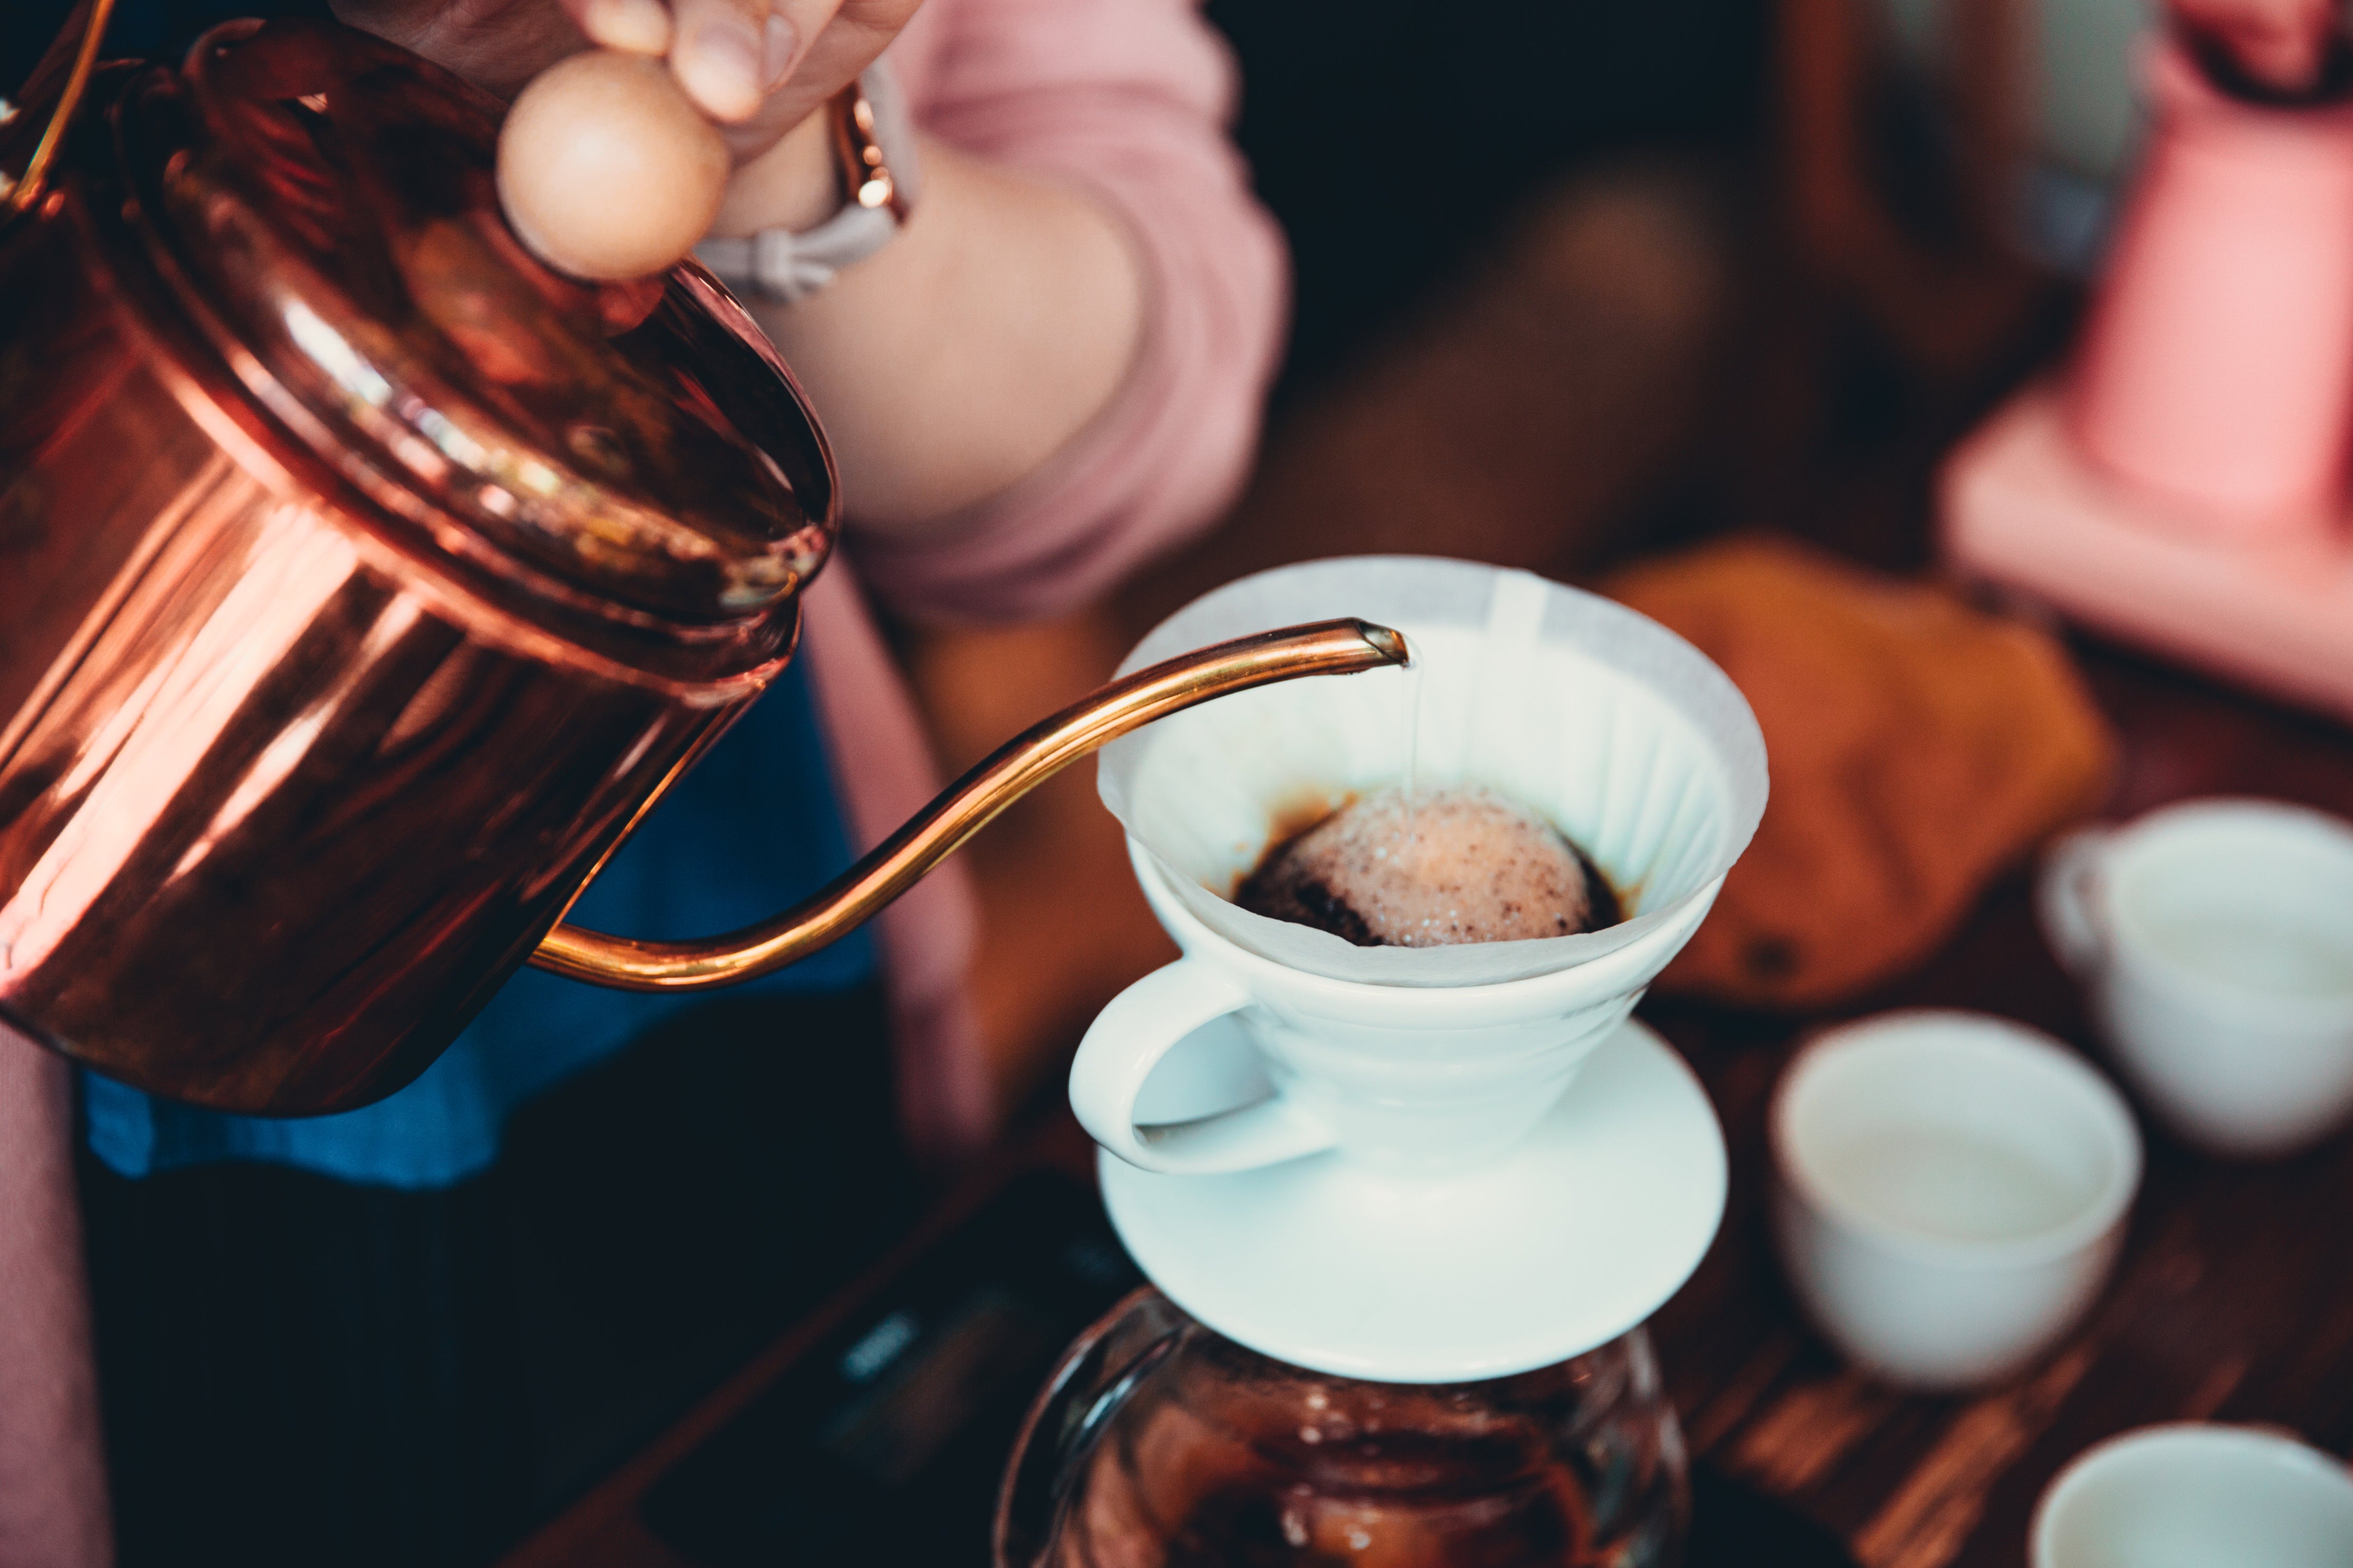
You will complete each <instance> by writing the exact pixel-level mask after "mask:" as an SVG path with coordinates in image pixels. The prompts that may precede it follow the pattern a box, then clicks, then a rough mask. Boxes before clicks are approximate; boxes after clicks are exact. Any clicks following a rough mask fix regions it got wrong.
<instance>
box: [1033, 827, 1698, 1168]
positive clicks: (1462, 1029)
mask: <svg viewBox="0 0 2353 1568" xmlns="http://www.w3.org/2000/svg"><path fill="white" fill-rule="evenodd" d="M1128 853H1129V858H1130V859H1132V860H1133V861H1134V865H1135V874H1136V879H1137V880H1139V881H1140V882H1141V883H1142V884H1143V886H1144V892H1145V898H1146V899H1147V900H1150V902H1151V905H1152V910H1153V913H1154V914H1155V915H1157V916H1158V917H1159V919H1160V923H1161V924H1162V925H1163V926H1164V927H1166V929H1167V931H1168V934H1169V935H1170V936H1172V937H1174V938H1175V939H1176V945H1177V946H1178V947H1180V948H1182V949H1183V950H1184V954H1185V956H1184V957H1182V958H1180V959H1178V960H1177V961H1176V963H1171V964H1168V965H1166V967H1164V968H1161V969H1157V970H1155V971H1154V972H1153V973H1150V974H1147V975H1145V977H1144V978H1143V979H1141V980H1139V981H1137V982H1136V983H1135V984H1133V985H1131V986H1129V987H1128V988H1127V989H1126V990H1125V991H1123V992H1121V993H1120V994H1119V995H1118V996H1116V997H1114V998H1113V1001H1112V1004H1111V1005H1110V1006H1108V1007H1106V1008H1104V1009H1103V1012H1102V1014H1101V1015H1100V1016H1097V1017H1096V1019H1095V1021H1094V1024H1093V1026H1092V1027H1090V1028H1089V1029H1088V1030H1087V1034H1086V1038H1085V1039H1084V1040H1083V1041H1082V1043H1081V1044H1080V1047H1079V1055H1078V1060H1077V1061H1076V1062H1075V1063H1074V1064H1073V1065H1072V1067H1071V1108H1072V1109H1073V1110H1076V1111H1077V1112H1078V1117H1079V1121H1080V1123H1081V1124H1082V1125H1083V1126H1084V1127H1085V1128H1086V1130H1087V1131H1088V1132H1089V1133H1090V1134H1092V1136H1093V1138H1094V1140H1095V1142H1098V1143H1101V1144H1102V1145H1103V1147H1104V1148H1105V1149H1108V1150H1109V1151H1111V1152H1113V1154H1116V1155H1118V1156H1119V1157H1120V1158H1121V1159H1123V1160H1125V1161H1126V1162H1127V1163H1130V1164H1132V1165H1136V1166H1140V1167H1142V1168H1143V1169H1145V1170H1147V1171H1161V1172H1169V1173H1189V1174H1214V1173H1222V1172H1228V1171H1240V1170H1248V1169H1250V1168H1252V1167H1255V1166H1260V1165H1271V1164H1274V1163H1278V1162H1281V1161H1284V1160H1292V1159H1296V1158H1298V1157H1300V1156H1301V1155H1304V1154H1312V1153H1315V1152H1320V1151H1323V1150H1326V1149H1338V1150H1340V1151H1341V1152H1344V1153H1345V1154H1346V1155H1348V1156H1351V1157H1353V1158H1356V1159H1358V1160H1362V1161H1365V1162H1367V1163H1372V1164H1375V1165H1377V1166H1381V1167H1384V1168H1387V1169H1391V1170H1409V1171H1430V1172H1437V1171H1451V1170H1460V1169H1463V1168H1466V1167H1469V1166H1472V1165H1476V1164H1481V1163H1486V1162H1488V1161H1490V1160H1493V1159H1496V1158H1498V1157H1500V1156H1501V1155H1503V1154H1504V1152H1507V1151H1508V1150H1509V1149H1510V1148H1511V1147H1512V1146H1513V1145H1514V1143H1516V1142H1519V1141H1520V1139H1521V1138H1522V1137H1524V1136H1525V1134H1526V1133H1527V1132H1528V1131H1529V1130H1530V1129H1531V1128H1533V1127H1534V1126H1535V1124H1536V1122H1537V1121H1540V1120H1541V1119H1542V1118H1543V1116H1544V1114H1545V1112H1546V1110H1550V1109H1551V1108H1552V1106H1553V1104H1554V1102H1555V1101H1556V1100H1559V1099H1560V1096H1561V1093H1562V1091H1563V1090H1565V1089H1567V1087H1568V1083H1569V1080H1570V1079H1572V1078H1574V1077H1575V1076H1576V1074H1577V1068H1578V1067H1579V1066H1581V1065H1582V1064H1583V1062H1584V1060H1585V1058H1586V1057H1587V1056H1588V1054H1590V1053H1591V1052H1592V1050H1593V1048H1594V1047H1596V1046H1599V1044H1600V1043H1601V1042H1602V1041H1603V1040H1604V1039H1606V1038H1607V1037H1609V1033H1610V1031H1611V1030H1613V1029H1615V1028H1616V1027H1617V1026H1619V1024H1620V1023H1621V1022H1622V1021H1624V1019H1625V1017H1626V1016H1627V1014H1629V1013H1630V1012H1631V1011H1632V1010H1633V1007H1634V1004H1635V1002H1636V1001H1637V1000H1638V999H1640V997H1641V994H1642V988H1643V987H1644V986H1646V985H1648V984H1650V983H1651V980H1652V979H1653V978H1654V977H1655V976H1656V975H1657V974H1658V973H1659V971H1660V970H1662V969H1663V968H1664V967H1666V963H1667V961H1668V960H1669V959H1671V958H1672V957H1673V956H1674V955H1675V953H1676V952H1677V951H1678V950H1680V949H1681V948H1682V946H1683V943H1684V942H1686V941H1687V940H1689V938H1690V936H1691V933H1692V932H1693V931H1694V930H1696V929H1697V928H1698V926H1699V922H1700V921H1702V920H1703V919H1704V918H1705V917H1706V915H1707V911H1708V910H1709V908H1710V907H1711V906H1712V905H1713V904H1714V903H1715V895H1716V891H1717V889H1720V888H1721V887H1722V886H1723V881H1724V879H1722V878H1721V877H1718V878H1717V879H1715V881H1713V882H1711V883H1709V884H1708V885H1707V886H1706V887H1705V888H1704V889H1702V890H1701V891H1700V892H1699V893H1697V894H1696V895H1694V897H1692V898H1691V899H1690V900H1687V901H1686V902H1685V903H1684V904H1683V906H1682V907H1681V908H1679V909H1677V910H1675V911H1674V912H1673V914H1672V917H1671V918H1670V919H1668V920H1667V921H1664V922H1662V923H1661V924H1660V925H1658V926H1656V927H1654V928H1652V929H1651V930H1650V931H1645V932H1644V933H1643V934H1642V935H1641V937H1640V938H1638V939H1637V940H1635V941H1633V942H1629V943H1627V944H1626V945H1624V946H1622V947H1619V948H1617V949H1615V950H1613V951H1611V952H1606V953H1604V954H1602V955H1601V956H1600V957H1599V958H1596V959H1593V960H1592V961H1590V962H1588V963H1581V964H1577V965H1576V966H1574V967H1572V968H1568V969H1562V970H1556V971H1555V972H1554V973H1549V974H1539V975H1535V976H1534V977H1533V978H1530V979H1525V980H1508V981H1504V982H1502V983H1500V984H1491V985H1462V986H1444V987H1436V986H1433V987H1414V986H1398V985H1375V984H1364V983H1361V982H1356V981H1349V980H1335V979H1329V978H1326V977H1325V976H1324V975H1320V974H1310V973H1306V972H1305V971H1303V970H1299V969H1293V968H1291V967H1289V966H1287V965H1284V964H1281V963H1276V962H1274V961H1273V960H1272V959H1270V958H1265V957H1261V955H1259V954H1258V953H1255V952H1250V951H1249V950H1248V949H1247V948H1244V947H1241V946H1240V945H1239V944H1237V943H1235V942H1229V941H1228V940H1227V939H1226V938H1225V937H1223V936H1220V935H1219V934H1218V933H1217V932H1216V931H1211V930H1210V929H1209V928H1208V926H1206V925H1204V924H1203V923H1202V922H1201V921H1200V920H1199V919H1198V918H1197V917H1196V916H1195V915H1194V914H1193V912H1192V911H1191V910H1188V909H1187V907H1186V906H1185V903H1184V900H1181V899H1179V898H1178V897H1177V896H1176V893H1175V891H1174V890H1173V889H1170V887H1169V886H1168V884H1167V881H1166V873H1165V872H1164V871H1163V870H1162V869H1161V868H1160V867H1158V866H1157V865H1156V864H1155V862H1154V860H1153V858H1152V856H1151V855H1150V853H1149V852H1147V851H1146V850H1145V849H1144V848H1143V847H1142V846H1140V845H1139V844H1137V843H1136V842H1135V841H1134V839H1133V838H1131V839H1130V840H1129V841H1128ZM1228 1014H1239V1015H1240V1022H1241V1025H1242V1027H1243V1029H1244V1031H1245V1032H1246V1033H1247V1034H1248V1035H1249V1036H1250V1040H1251V1042H1252V1043H1253V1044H1254V1045H1256V1047H1258V1050H1259V1053H1260V1055H1261V1058H1262V1060H1263V1066H1264V1068H1265V1070H1266V1074H1267V1077H1268V1079H1270V1080H1271V1083H1272V1085H1273V1088H1274V1092H1273V1093H1272V1094H1271V1096H1269V1097H1268V1098H1266V1099H1264V1100H1259V1101H1257V1102H1256V1103H1254V1104H1251V1105H1247V1106H1243V1107H1241V1108H1240V1109H1238V1110H1228V1111H1224V1112H1220V1113H1219V1114H1217V1115H1213V1116H1207V1117H1201V1118H1198V1119H1196V1120H1193V1121H1181V1122H1174V1123H1160V1124H1155V1125H1144V1126H1139V1125H1138V1124H1137V1121H1136V1097H1137V1096H1138V1094H1140V1093H1141V1092H1143V1089H1144V1086H1145V1080H1146V1079H1149V1078H1150V1077H1151V1076H1152V1072H1153V1069H1154V1068H1155V1067H1157V1066H1158V1065H1159V1064H1160V1060H1161V1058H1163V1057H1165V1056H1166V1055H1167V1054H1168V1052H1169V1050H1170V1049H1171V1048H1172V1047H1175V1046H1176V1043H1177V1042H1178V1041H1180V1040H1182V1039H1184V1038H1185V1037H1187V1036H1188V1035H1191V1034H1192V1033H1194V1031H1196V1030H1198V1029H1199V1028H1200V1027H1202V1026H1204V1025H1206V1024H1208V1023H1210V1022H1212V1021H1213V1020H1215V1019H1218V1018H1221V1017H1224V1016H1226V1015H1228Z"/></svg>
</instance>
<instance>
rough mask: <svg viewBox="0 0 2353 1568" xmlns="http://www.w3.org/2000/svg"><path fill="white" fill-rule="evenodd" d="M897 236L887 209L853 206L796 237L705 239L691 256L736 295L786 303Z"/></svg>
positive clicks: (767, 233)
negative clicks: (748, 294)
mask: <svg viewBox="0 0 2353 1568" xmlns="http://www.w3.org/2000/svg"><path fill="white" fill-rule="evenodd" d="M898 232H899V220H898V219H897V218H895V217H893V216H891V214H890V212H889V211H887V210H886V209H884V208H881V207H861V206H856V205H851V206H845V207H843V208H842V209H841V210H840V211H839V212H838V213H836V214H834V215H833V216H831V217H829V218H828V219H826V220H825V221H824V222H823V223H821V224H819V225H818V226H816V227H815V228H812V229H807V230H804V231H803V232H801V233H799V234H794V233H792V232H790V231H789V230H786V229H781V228H770V229H763V230H762V231H761V232H759V233H758V234H755V235H753V236H751V237H748V238H744V239H706V240H704V241H703V242H702V244H701V245H698V246H696V247H694V254H695V256H696V257H697V258H700V259H701V261H702V264H703V265H704V266H705V267H708V268H711V270H712V272H714V273H716V274H718V276H719V280H720V281H721V282H723V283H724V284H726V285H727V287H729V288H730V289H734V290H735V291H736V292H737V293H739V294H744V293H752V294H758V295H760V296H761V297H763V298H765V299H769V300H778V301H780V302H782V303H784V304H787V305H789V304H792V303H794V302H795V301H797V300H806V299H807V298H808V297H809V296H810V295H811V294H814V293H816V292H817V291H818V289H822V288H824V287H825V286H826V285H827V284H828V283H830V282H832V281H833V279H834V275H835V274H836V273H838V272H839V271H840V270H841V269H842V268H845V267H849V266H851V265H853V264H854V263H857V262H860V261H863V260H865V259H866V258H868V257H870V256H871V255H873V254H874V253H875V252H876V251H878V250H880V249H881V248H882V247H883V246H885V245H887V244H889V243H890V240H891V237H892V235H894V234H896V233H898Z"/></svg>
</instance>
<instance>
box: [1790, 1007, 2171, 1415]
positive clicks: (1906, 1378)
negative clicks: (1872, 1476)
mask: <svg viewBox="0 0 2353 1568" xmlns="http://www.w3.org/2000/svg"><path fill="white" fill-rule="evenodd" d="M1770 1136H1771V1142H1772V1151H1773V1162H1774V1169H1775V1178H1776V1179H1775V1184H1774V1187H1775V1190H1774V1194H1773V1199H1774V1202H1773V1217H1774V1231H1775V1239H1776V1241H1777V1242H1778V1244H1779V1247H1780V1252H1781V1258H1782V1262H1783V1265H1784V1266H1785V1268H1786V1269H1787V1272H1788V1278H1789V1282H1790V1284H1791V1286H1792V1287H1793V1288H1794V1289H1795V1290H1796V1293H1797V1296H1798V1299H1799V1303H1800V1304H1801V1305H1802V1306H1803V1307H1804V1308H1805V1310H1806V1311H1807V1314H1808V1315H1809V1316H1810V1318H1811V1319H1812V1320H1813V1321H1814V1323H1815V1324H1816V1326H1817V1327H1819V1328H1820V1330H1821V1331H1822V1333H1823V1334H1824V1336H1825V1337H1827V1338H1828V1339H1829V1340H1830V1341H1831V1342H1832V1343H1833V1344H1835V1345H1837V1346H1838V1348H1839V1349H1840V1350H1841V1352H1844V1353H1845V1354H1846V1355H1847V1356H1848V1358H1849V1359H1851V1360H1852V1361H1853V1362H1855V1363H1858V1364H1859V1365H1861V1366H1862V1367H1864V1368H1865V1369H1866V1370H1868V1371H1870V1372H1872V1373H1875V1374H1876V1375H1878V1376H1880V1377H1883V1378H1885V1379H1887V1380H1888V1381H1890V1382H1893V1383H1896V1384H1905V1385H1907V1386H1912V1387H1921V1388H1957V1387H1963V1386H1966V1385H1968V1384H1976V1383H1982V1382H1986V1381H1989V1380H1990V1379H1993V1378H1998V1377H2000V1376H2001V1375H2002V1374H2003V1373H2007V1372H2010V1371H2011V1370H2013V1369H2015V1368H2017V1367H2020V1366H2021V1365H2023V1364H2025V1363H2027V1362H2029V1361H2031V1360H2032V1359H2033V1358H2034V1357H2035V1356H2036V1355H2038V1354H2039V1353H2041V1352H2042V1351H2044V1350H2046V1349H2048V1348H2049V1347H2050V1346H2051V1345H2052V1343H2054V1342H2056V1341H2057V1340H2058V1339H2059V1337H2060V1336H2061V1335H2063V1334H2064V1333H2065V1332H2066V1331H2068V1330H2069V1329H2070V1328H2072V1327H2073V1325H2074V1323H2075V1322H2076V1321H2077V1320H2078V1319H2079V1318H2080V1317H2081V1316H2082V1315H2083V1313H2084V1310H2085V1309H2086V1308H2088V1307H2089V1306H2090V1305H2091V1303H2092V1300H2093V1299H2094V1297H2095V1296H2097V1295H2098V1293H2099V1289H2100V1287H2101V1285H2102V1283H2103V1282H2104V1281H2105V1279H2106V1278H2107V1274H2108V1270H2109V1268H2110V1267H2111V1266H2112V1265H2113V1264H2114V1262H2115V1260H2116V1248H2117V1247H2118V1245H2119V1244H2120V1243H2121V1241H2122V1239H2123V1232H2124V1224H2125V1216H2126V1211H2127V1210H2128V1209H2129V1208H2130V1206H2131V1204H2132V1197H2133V1193H2134V1190H2135V1189H2136V1188H2137V1186H2138V1185H2139V1184H2140V1170H2141V1146H2140V1136H2139V1134H2138V1132H2137V1131H2136V1130H2135V1129H2134V1126H2133V1120H2132V1113H2131V1111H2130V1110H2128V1109H2127V1108H2126V1105H2125V1103H2124V1100H2123V1098H2122V1097H2121V1096H2119V1095H2118V1094H2117V1093H2116V1090H2115V1089H2112V1088H2110V1087H2109V1085H2108V1083H2107V1081H2106V1080H2105V1079H2103V1078H2102V1077H2101V1076H2100V1075H2099V1073H2098V1072H2097V1071H2095V1070H2094V1068H2092V1067H2091V1066H2090V1065H2089V1064H2087V1063H2086V1062H2084V1059H2083V1058H2081V1057H2079V1056H2077V1055H2076V1054H2075V1053H2074V1052H2073V1051H2071V1050H2069V1049H2068V1048H2067V1047H2064V1046H2063V1045H2061V1044H2059V1042H2057V1041H2055V1040H2052V1039H2051V1038H2049V1037H2047V1036H2044V1035H2042V1034H2039V1033H2037V1032H2036V1031H2034V1030H2032V1029H2029V1028H2025V1027H2023V1026H2020V1025H2017V1024H2012V1023H2010V1022H2008V1021H2006V1020H2004V1019H2000V1018H1993V1017H1988V1016H1984V1015H1982V1014H1975V1013H1957V1012H1933V1011H1918V1012H1905V1013H1890V1014H1884V1015H1882V1016H1878V1017H1875V1018H1867V1019H1864V1020H1862V1021H1861V1022H1859V1023H1854V1024H1850V1025H1847V1026H1844V1027H1841V1028H1838V1029H1834V1030H1831V1031H1830V1032H1828V1033H1826V1034H1824V1035H1821V1036H1820V1037H1817V1038H1816V1039H1814V1040H1813V1041H1812V1042H1811V1043H1810V1044H1809V1045H1807V1046H1806V1047H1804V1048H1803V1049H1802V1050H1801V1051H1799V1054H1798V1057H1797V1059H1796V1060H1795V1061H1793V1062H1792V1063H1791V1064H1790V1065H1789V1068H1788V1071H1787V1072H1786V1073H1785V1074H1783V1076H1782V1079H1781V1082H1780V1084H1779V1086H1778V1088H1777V1089H1776V1090H1775V1091H1774V1096H1773V1106H1772V1114H1771V1124H1770Z"/></svg>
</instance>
